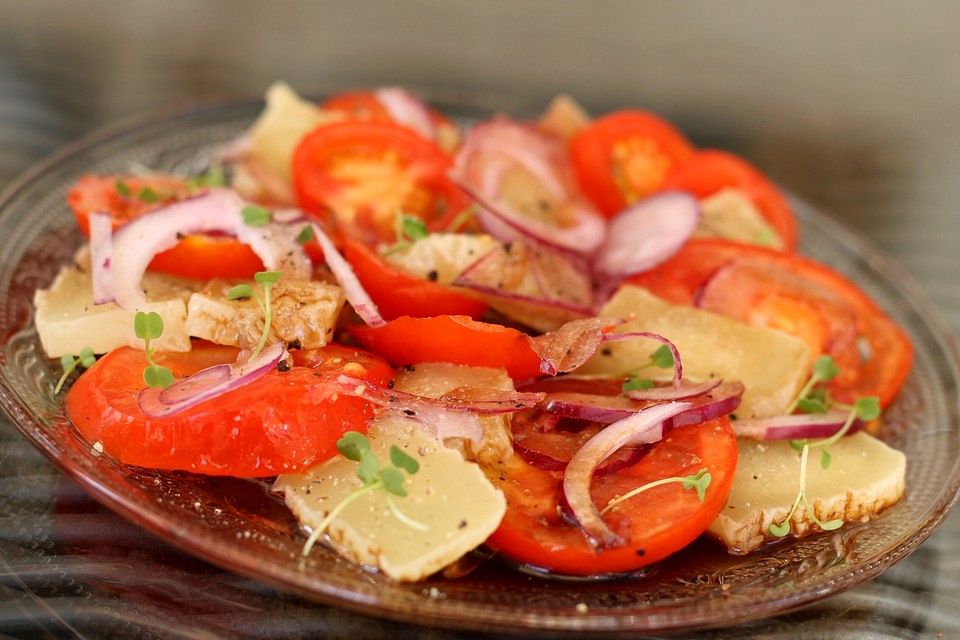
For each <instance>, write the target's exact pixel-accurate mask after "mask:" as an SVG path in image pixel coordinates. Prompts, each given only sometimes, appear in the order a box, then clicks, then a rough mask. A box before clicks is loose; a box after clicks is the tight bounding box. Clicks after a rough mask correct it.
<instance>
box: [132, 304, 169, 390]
mask: <svg viewBox="0 0 960 640" xmlns="http://www.w3.org/2000/svg"><path fill="white" fill-rule="evenodd" d="M133 332H134V333H135V334H136V335H137V337H138V338H140V339H141V340H143V352H144V355H145V356H146V358H147V368H146V369H144V370H143V381H144V382H146V383H147V386H148V387H159V388H161V389H165V388H166V387H169V386H170V385H171V384H173V372H172V371H170V369H168V368H167V367H164V366H162V365H159V364H157V361H156V359H154V356H155V355H156V353H157V350H156V349H154V348H153V347H151V346H150V341H151V340H156V339H158V338H159V337H160V336H162V335H163V317H162V316H161V315H160V314H159V313H157V312H156V311H151V312H150V313H145V312H143V311H137V315H135V316H134V318H133Z"/></svg>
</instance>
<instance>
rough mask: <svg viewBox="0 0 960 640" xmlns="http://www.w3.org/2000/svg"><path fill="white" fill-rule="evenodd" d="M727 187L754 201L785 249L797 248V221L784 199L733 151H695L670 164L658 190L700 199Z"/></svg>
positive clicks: (770, 183) (775, 188)
mask: <svg viewBox="0 0 960 640" xmlns="http://www.w3.org/2000/svg"><path fill="white" fill-rule="evenodd" d="M728 187H730V188H734V189H737V190H739V191H741V192H742V193H743V194H744V195H746V196H747V197H748V198H749V199H750V200H751V201H752V202H753V204H754V206H756V207H757V210H758V211H759V212H760V214H761V215H762V216H763V217H764V219H765V220H766V221H767V222H768V223H769V224H770V226H772V227H773V228H774V230H775V231H776V232H777V235H778V236H780V239H781V240H783V243H784V245H785V246H786V247H787V249H788V250H790V251H793V250H795V249H796V248H797V222H796V219H795V218H794V215H793V209H792V208H791V207H790V204H789V203H788V202H787V199H786V198H784V197H783V194H781V193H780V190H779V189H777V187H775V186H774V184H773V183H772V182H770V180H768V179H767V178H766V176H764V175H763V174H762V173H760V171H759V170H758V169H757V168H756V167H754V166H753V165H751V164H750V163H748V162H747V161H746V160H744V159H743V158H740V157H738V156H735V155H734V154H732V153H728V152H726V151H719V150H716V149H703V150H701V151H697V152H696V153H694V154H693V155H691V156H689V157H687V158H685V159H684V160H682V161H680V162H678V163H677V164H675V165H674V166H673V168H672V169H671V170H670V172H669V173H667V175H666V176H665V178H664V180H663V184H662V185H660V190H661V191H674V190H675V191H686V192H688V193H691V194H693V195H694V196H696V197H697V198H698V199H700V200H703V199H704V198H709V197H710V196H712V195H713V194H715V193H717V192H718V191H720V190H721V189H725V188H728Z"/></svg>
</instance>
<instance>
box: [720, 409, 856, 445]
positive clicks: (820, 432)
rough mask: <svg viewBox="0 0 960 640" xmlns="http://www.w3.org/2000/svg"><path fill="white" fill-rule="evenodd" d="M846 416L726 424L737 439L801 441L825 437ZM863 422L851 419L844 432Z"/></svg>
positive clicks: (804, 416) (840, 413)
mask: <svg viewBox="0 0 960 640" xmlns="http://www.w3.org/2000/svg"><path fill="white" fill-rule="evenodd" d="M848 416H849V414H847V413H846V412H843V411H830V412H828V413H813V414H811V413H805V414H794V415H789V416H776V417H774V418H761V419H746V420H731V421H730V425H731V426H732V427H733V432H734V433H735V434H736V435H737V437H741V438H751V439H753V440H804V439H807V438H829V437H830V436H832V435H833V434H835V433H836V432H837V431H839V430H840V429H841V428H843V425H844V423H846V421H847V418H848ZM862 428H863V422H862V421H860V420H856V419H855V420H854V421H853V423H852V424H851V425H850V429H849V431H848V432H847V433H850V434H852V433H856V432H857V431H859V430H860V429H862Z"/></svg>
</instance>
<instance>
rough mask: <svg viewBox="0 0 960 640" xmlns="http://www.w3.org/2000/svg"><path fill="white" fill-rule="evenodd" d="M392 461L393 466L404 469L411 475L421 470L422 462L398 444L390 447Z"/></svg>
mask: <svg viewBox="0 0 960 640" xmlns="http://www.w3.org/2000/svg"><path fill="white" fill-rule="evenodd" d="M390 462H391V463H393V466H395V467H397V468H400V469H403V470H405V471H406V472H407V473H409V474H411V475H413V474H414V473H416V472H417V471H419V470H420V463H419V462H417V461H416V459H415V458H414V457H413V456H411V455H410V454H408V453H407V452H406V451H404V450H403V449H401V448H400V447H398V446H397V445H392V446H391V447H390Z"/></svg>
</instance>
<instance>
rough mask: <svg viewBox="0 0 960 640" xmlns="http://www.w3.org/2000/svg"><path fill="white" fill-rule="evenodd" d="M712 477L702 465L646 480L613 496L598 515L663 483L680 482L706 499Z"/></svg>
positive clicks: (685, 487) (701, 499) (699, 496)
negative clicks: (682, 473)
mask: <svg viewBox="0 0 960 640" xmlns="http://www.w3.org/2000/svg"><path fill="white" fill-rule="evenodd" d="M712 479H713V477H712V476H711V475H710V471H709V470H708V469H707V468H706V467H704V468H703V469H700V471H698V472H696V473H694V474H692V475H689V476H674V477H671V478H661V479H660V480H654V481H653V482H648V483H647V484H645V485H641V486H639V487H637V488H636V489H631V490H630V491H628V492H626V493H625V494H623V495H622V496H615V497H613V498H611V499H610V501H609V502H607V504H606V506H605V507H604V508H603V509H601V510H600V515H601V516H602V515H603V514H605V513H606V512H607V511H610V509H612V508H614V507H615V506H617V505H618V504H620V503H621V502H624V501H626V500H629V499H630V498H632V497H634V496H636V495H638V494H641V493H643V492H644V491H649V490H650V489H653V488H654V487H661V486H663V485H665V484H672V483H675V482H676V483H680V486H682V487H683V488H684V489H693V490H695V491H696V492H697V497H698V498H700V501H701V502H702V501H703V500H705V499H706V496H707V488H708V487H709V486H710V481H711V480H712Z"/></svg>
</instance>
